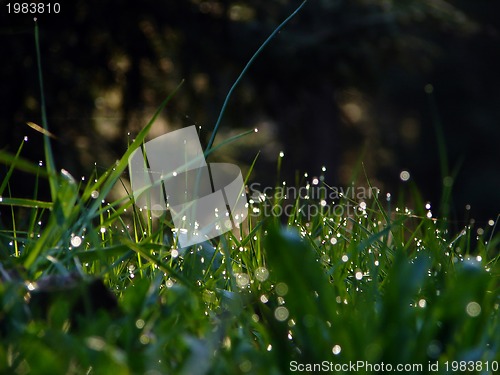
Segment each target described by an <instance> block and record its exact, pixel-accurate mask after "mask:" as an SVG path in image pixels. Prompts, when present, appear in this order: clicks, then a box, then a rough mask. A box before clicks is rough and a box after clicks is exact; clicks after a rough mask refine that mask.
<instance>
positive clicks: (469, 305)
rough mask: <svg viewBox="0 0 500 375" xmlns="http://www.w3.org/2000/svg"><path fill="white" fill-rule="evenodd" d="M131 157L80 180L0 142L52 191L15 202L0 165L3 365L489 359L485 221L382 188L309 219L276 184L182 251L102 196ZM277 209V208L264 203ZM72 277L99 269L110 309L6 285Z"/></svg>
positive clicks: (495, 325) (499, 338) (137, 367)
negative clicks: (227, 228) (445, 216)
mask: <svg viewBox="0 0 500 375" xmlns="http://www.w3.org/2000/svg"><path fill="white" fill-rule="evenodd" d="M146 129H147V128H146ZM141 138H142V134H141V135H139V136H138V137H137V139H141ZM136 141H137V140H136ZM128 154H129V153H126V154H125V156H124V158H123V159H122V160H121V161H120V162H119V163H118V164H117V166H114V167H112V168H110V169H109V170H108V171H106V172H105V173H104V174H103V175H102V176H91V177H90V178H88V179H87V181H88V182H87V183H83V182H82V183H77V182H76V181H75V180H74V179H73V178H72V177H71V176H70V175H69V174H68V173H58V174H57V175H55V174H53V175H51V174H49V173H48V171H47V170H46V169H45V168H43V167H33V168H32V167H29V165H30V163H29V162H28V161H25V160H22V158H21V153H18V154H17V155H8V154H6V153H5V152H2V154H1V156H0V158H1V159H2V160H4V161H5V160H10V161H11V164H12V165H14V173H15V166H19V167H20V168H22V169H24V170H29V171H31V172H34V173H38V174H39V175H40V176H48V177H46V178H48V179H54V180H55V182H54V184H56V185H57V186H58V189H57V195H56V197H55V199H54V200H53V201H50V202H39V201H38V200H37V199H36V196H34V198H33V199H15V198H14V197H11V196H10V193H7V194H6V192H9V191H15V189H14V187H12V186H10V183H9V181H8V178H9V177H10V176H11V174H10V173H9V174H7V176H5V177H4V179H3V180H2V181H1V183H2V186H4V187H5V188H4V192H3V195H2V197H3V198H2V202H1V204H2V205H7V206H12V207H13V208H14V209H13V210H12V215H13V216H12V220H13V223H16V225H15V227H14V229H6V228H0V238H1V241H2V245H1V246H2V250H1V261H2V269H3V270H2V271H3V274H5V273H9V270H17V272H18V274H19V275H20V277H19V278H16V277H11V280H10V281H7V280H5V277H2V278H3V281H2V283H1V284H0V303H1V306H2V308H1V315H0V319H1V323H0V324H1V331H2V338H1V346H0V372H1V373H33V374H43V373H51V374H55V373H57V374H59V373H60V374H63V373H75V374H80V373H91V374H102V373H110V372H114V373H116V374H129V373H130V374H145V373H148V374H174V373H175V374H177V373H180V374H201V373H207V374H235V373H250V374H273V373H275V374H280V373H288V372H290V368H291V367H290V362H291V361H297V363H303V364H305V363H321V362H322V361H331V363H332V365H333V364H346V363H349V361H354V362H355V361H367V362H368V363H371V364H381V363H385V364H397V363H402V364H405V363H410V364H423V365H424V366H428V363H429V361H431V362H432V363H435V361H439V364H440V371H439V373H446V371H445V363H446V361H449V366H450V372H449V373H451V364H452V361H483V362H486V361H490V362H489V363H490V366H492V364H493V365H494V364H495V363H496V362H492V361H495V360H500V354H499V345H500V324H499V317H500V315H499V308H498V307H499V304H500V298H499V285H500V283H499V280H500V279H499V262H498V260H499V256H498V249H499V241H500V237H499V236H498V235H495V234H494V233H493V232H494V228H493V227H492V226H488V227H487V228H485V229H484V231H483V233H482V234H481V235H480V236H478V235H477V233H476V228H473V227H465V228H464V229H463V231H462V232H459V233H451V232H449V231H448V230H447V229H446V228H445V229H443V225H446V223H444V224H443V223H440V220H439V218H437V219H436V218H428V217H427V216H426V213H427V211H426V210H425V207H424V204H423V203H422V204H420V203H419V204H418V206H417V207H416V208H415V211H411V210H410V209H405V207H398V208H397V209H396V208H394V210H391V209H390V204H391V202H388V201H387V199H386V197H385V196H384V197H383V198H382V197H381V196H380V195H379V196H376V195H374V196H373V197H372V198H371V199H366V200H364V202H365V205H363V206H362V207H360V205H359V203H360V202H357V201H355V200H352V199H351V198H349V197H344V198H342V197H341V198H339V200H338V201H337V202H336V206H334V207H336V209H335V210H334V211H333V210H330V211H328V210H326V209H325V210H324V212H319V213H318V214H317V215H315V216H312V217H310V218H308V217H307V215H305V213H306V212H307V210H306V209H307V207H321V205H320V204H319V201H320V200H321V197H320V198H318V199H313V198H308V199H307V198H301V197H298V198H297V199H296V201H290V200H287V201H285V200H284V199H283V197H281V196H279V194H278V195H276V196H272V197H267V198H266V199H265V200H264V201H263V202H259V203H257V202H254V203H253V204H251V205H250V210H251V211H252V212H254V208H255V209H257V208H260V213H258V212H257V213H255V212H254V213H253V214H252V215H251V217H249V219H247V221H246V222H245V224H244V225H243V227H242V228H241V230H240V232H239V233H228V234H226V235H224V236H222V237H220V238H219V239H216V240H214V241H207V242H205V243H202V244H200V245H197V246H193V247H191V248H188V249H187V250H180V251H179V250H178V249H177V247H176V244H175V243H170V244H169V241H172V236H171V223H169V222H168V221H166V219H165V221H164V220H162V218H160V220H159V222H154V221H152V220H151V219H150V217H151V213H150V212H139V211H138V210H137V209H136V208H134V205H133V204H132V201H131V200H130V199H128V198H127V199H125V200H123V201H121V202H106V201H105V200H104V202H103V201H102V199H103V198H105V195H106V193H107V192H108V191H109V190H110V188H111V186H112V185H113V184H115V183H116V182H117V180H118V179H119V178H120V176H121V173H119V172H118V171H119V170H120V168H122V167H123V165H122V163H124V161H126V160H127V158H126V157H127V155H128ZM40 178H42V177H40ZM43 182H45V178H44V180H43ZM40 183H42V180H41V181H40ZM310 189H313V187H310ZM410 190H413V195H414V197H413V198H414V199H413V200H414V201H416V202H421V199H420V197H419V196H418V193H416V192H415V191H416V190H415V189H410ZM303 191H305V190H303ZM327 191H328V192H330V190H327ZM93 192H94V194H93ZM95 192H99V196H98V197H96V193H95ZM329 203H331V202H329ZM290 204H291V205H292V206H289V205H290ZM285 205H288V206H286V207H288V209H289V211H288V213H289V214H290V215H289V216H285V215H282V216H281V217H280V216H274V215H270V214H269V212H270V211H269V208H273V209H274V212H275V213H276V212H279V210H278V207H285ZM19 206H21V207H23V209H24V210H25V213H24V215H23V216H22V218H23V219H22V220H21V217H19V218H18V217H17V216H16V213H17V212H19V211H18V208H19ZM290 207H293V208H290ZM327 207H333V206H327ZM340 208H344V211H345V212H347V209H348V208H349V209H350V215H347V214H345V215H339V213H340V212H341V210H340ZM265 209H266V210H267V211H266V210H265ZM26 212H27V213H28V214H26ZM39 220H43V223H42V225H38V221H39ZM75 236H78V237H80V239H81V244H79V246H74V245H72V242H73V244H78V243H77V242H75V241H74V238H75ZM476 237H477V239H476ZM72 240H73V241H72ZM473 240H474V241H473ZM472 246H474V247H473V248H472ZM75 274H76V275H79V277H78V278H79V279H80V278H81V279H82V281H79V282H78V283H79V284H82V285H86V284H85V282H88V280H91V279H93V278H101V279H103V280H104V283H105V285H106V286H107V287H108V288H109V289H110V290H111V291H112V292H113V293H114V294H115V295H116V297H117V301H118V308H116V309H112V310H107V309H104V308H103V309H101V310H99V309H89V308H80V309H77V308H76V307H75V306H77V304H78V302H77V301H73V300H72V299H71V298H69V297H70V296H69V295H70V294H73V293H74V289H70V290H69V291H68V290H65V289H64V288H62V290H57V291H54V292H52V291H50V292H49V293H48V294H47V296H46V297H47V298H48V301H47V303H46V306H45V307H44V310H43V311H39V309H37V306H36V305H34V304H33V302H32V303H30V304H27V303H26V301H25V297H26V294H27V292H28V289H26V286H25V284H24V283H22V282H20V281H19V280H29V281H34V282H36V281H37V280H39V281H40V280H42V281H43V280H44V279H46V278H47V277H48V275H75ZM35 292H36V289H35V291H34V292H33V293H35ZM33 293H32V294H33ZM87 298H90V299H99V298H101V299H102V298H103V297H102V296H99V295H97V296H95V295H89V296H87ZM477 363H479V362H477ZM475 366H479V365H478V364H476V365H475ZM484 366H486V365H483V368H485V367H484ZM363 372H364V371H361V373H363ZM339 373H342V372H339ZM345 373H347V372H345ZM414 373H418V372H416V371H415V372H414ZM423 373H425V371H424V372H423ZM469 373H488V372H484V371H483V372H480V371H477V372H469ZM489 373H493V372H489Z"/></svg>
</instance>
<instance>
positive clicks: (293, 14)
mask: <svg viewBox="0 0 500 375" xmlns="http://www.w3.org/2000/svg"><path fill="white" fill-rule="evenodd" d="M306 3H307V0H304V1H303V2H302V4H300V5H299V7H298V8H297V9H295V11H294V12H293V13H292V14H290V15H289V16H288V17H287V18H286V19H285V20H284V21H283V22H282V23H281V24H280V25H279V26H278V27H277V28H276V29H274V31H273V32H272V33H271V35H269V36H268V37H267V39H266V40H265V42H264V43H262V44H261V45H260V47H259V49H258V50H257V51H255V53H254V54H253V56H252V58H251V59H250V60H248V62H247V64H246V65H245V67H244V68H243V70H242V71H241V73H240V75H239V76H238V78H237V79H236V81H234V83H233V86H231V89H230V90H229V92H228V93H227V95H226V99H224V103H223V104H222V108H221V110H220V113H219V118H218V119H217V122H216V123H215V127H214V131H213V132H212V136H211V137H210V140H209V141H208V145H207V148H206V150H205V157H206V156H207V155H208V154H209V153H210V150H211V148H212V145H213V143H214V140H215V136H216V135H217V130H218V129H219V125H220V123H221V121H222V117H223V116H224V112H225V110H226V107H227V103H228V102H229V98H230V97H231V94H232V93H233V91H234V89H235V88H236V86H237V85H238V83H240V81H241V79H242V78H243V76H244V75H245V74H246V72H247V70H248V68H250V65H252V63H253V62H254V60H255V59H256V58H257V56H259V54H260V53H261V52H262V50H263V49H264V48H265V47H266V46H267V44H269V42H270V41H271V39H273V38H274V37H275V36H276V34H277V33H279V32H280V30H281V29H282V28H283V27H284V26H285V25H286V24H287V23H288V22H289V21H290V20H291V19H292V18H293V17H294V16H295V15H296V14H297V13H298V12H299V11H300V10H301V9H302V7H303V6H304V5H305V4H306Z"/></svg>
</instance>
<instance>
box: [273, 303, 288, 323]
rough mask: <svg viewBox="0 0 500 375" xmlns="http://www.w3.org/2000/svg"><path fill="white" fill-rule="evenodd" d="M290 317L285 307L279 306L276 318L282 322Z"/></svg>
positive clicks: (275, 314) (275, 313)
mask: <svg viewBox="0 0 500 375" xmlns="http://www.w3.org/2000/svg"><path fill="white" fill-rule="evenodd" d="M289 315H290V313H289V312H288V309H287V308H286V307H285V306H278V307H277V308H276V310H274V317H275V318H276V320H278V321H280V322H283V321H285V320H287V319H288V316H289Z"/></svg>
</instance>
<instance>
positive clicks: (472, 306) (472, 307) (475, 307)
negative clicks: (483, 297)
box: [465, 301, 481, 318]
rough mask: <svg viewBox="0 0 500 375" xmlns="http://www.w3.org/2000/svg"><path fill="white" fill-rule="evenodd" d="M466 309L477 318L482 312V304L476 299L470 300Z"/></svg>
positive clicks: (468, 313) (471, 315)
mask: <svg viewBox="0 0 500 375" xmlns="http://www.w3.org/2000/svg"><path fill="white" fill-rule="evenodd" d="M465 311H466V312H467V315H469V316H470V317H473V318H475V317H476V316H479V314H481V305H479V303H477V302H474V301H473V302H469V303H468V304H467V307H466V308H465Z"/></svg>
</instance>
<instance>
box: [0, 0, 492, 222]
mask: <svg viewBox="0 0 500 375" xmlns="http://www.w3.org/2000/svg"><path fill="white" fill-rule="evenodd" d="M60 3H61V11H60V13H59V14H51V15H48V14H44V15H37V17H38V24H39V27H40V38H41V51H42V64H43V75H44V79H45V97H46V102H47V111H48V121H49V126H50V130H51V131H52V132H53V133H54V134H55V135H56V136H57V137H58V138H59V141H54V147H55V152H56V162H57V166H58V167H59V168H65V169H67V170H69V171H70V172H71V173H72V174H73V175H74V176H75V177H79V176H83V175H89V173H90V172H91V171H92V170H94V168H96V167H95V166H94V164H95V163H96V164H97V169H98V170H101V171H103V170H105V169H106V168H108V167H109V166H110V165H111V164H112V163H113V162H114V161H115V160H117V159H118V158H120V156H121V155H122V154H123V152H124V151H125V149H126V146H127V142H128V139H129V136H128V133H130V134H131V135H130V138H133V136H134V135H135V134H137V132H138V131H139V130H140V129H141V128H142V127H143V126H144V125H145V124H146V123H147V121H148V119H149V118H150V117H151V115H152V114H153V113H154V110H155V109H156V107H157V106H158V105H159V104H160V102H161V101H162V100H163V99H164V98H165V97H166V96H167V95H168V94H169V93H171V92H172V90H173V89H174V88H175V87H176V86H177V85H178V84H179V82H180V81H181V80H182V79H185V84H184V85H183V87H182V89H181V90H180V91H179V93H178V94H177V95H176V96H175V97H174V99H173V101H172V102H171V103H170V104H169V106H168V108H167V109H166V110H165V111H164V112H163V113H162V116H161V118H160V119H159V120H158V121H157V123H156V124H155V126H154V128H153V130H152V133H151V136H152V137H155V136H158V135H160V134H163V133H165V132H168V131H170V130H173V129H175V128H178V127H183V126H188V125H192V124H196V125H198V126H201V136H202V140H203V141H204V142H205V144H206V141H207V139H208V138H209V136H210V132H211V130H212V129H213V126H214V124H215V121H216V119H217V115H218V112H219V110H220V107H221V105H222V102H223V100H224V97H225V95H226V94H227V92H228V90H229V88H230V87H231V84H232V83H233V82H234V80H235V79H236V77H237V76H238V74H239V72H240V71H241V69H242V68H243V66H244V65H245V63H246V62H247V61H248V59H249V58H250V57H251V55H252V54H253V52H254V51H255V50H256V48H258V46H259V45H260V44H261V43H262V42H263V41H264V40H265V38H266V37H267V36H268V35H269V34H270V33H271V32H272V31H273V29H274V28H275V27H276V26H277V25H278V24H279V23H280V22H281V21H282V20H283V19H284V18H286V16H287V15H288V14H290V13H291V12H292V11H293V10H294V8H295V7H297V6H298V5H299V1H292V0H247V1H231V0H183V1H178V0H175V1H174V0H170V1H152V0H146V1H140V2H139V1H127V2H124V1H112V0H110V1H96V0H86V1H82V0H75V1H71V2H70V1H64V2H60ZM1 4H2V5H1V8H0V9H1V10H0V67H1V69H0V148H2V149H7V150H9V151H11V152H14V151H15V150H16V149H17V147H18V146H19V144H20V143H21V140H22V139H23V137H24V136H28V137H29V141H28V143H27V144H26V145H25V149H24V151H23V155H24V156H25V157H26V158H29V159H31V160H34V161H38V160H41V159H43V146H42V136H41V134H39V133H37V132H36V131H34V130H32V129H31V128H29V127H28V126H27V125H25V122H26V121H33V122H35V123H38V124H40V125H41V115H40V93H39V86H38V80H37V67H36V55H35V44H34V22H33V15H21V14H8V13H7V8H6V4H7V2H3V1H2V2H1ZM498 14H500V2H498V1H493V0H475V1H470V0H456V1H444V0H405V1H397V0H349V1H348V0H310V1H309V3H308V4H307V5H306V6H305V7H304V9H303V11H302V12H301V13H300V14H298V15H297V17H296V18H294V19H293V20H292V22H291V23H290V24H289V25H288V26H287V27H286V28H285V29H284V30H283V31H282V32H281V33H280V34H279V35H278V36H277V38H276V39H275V40H273V41H272V42H271V44H270V45H268V46H267V48H266V49H265V50H264V52H263V53H262V54H261V55H260V57H259V58H258V59H257V61H256V62H255V65H254V66H253V67H252V68H251V69H250V71H249V72H248V74H247V75H246V76H245V78H244V79H243V81H242V82H241V85H240V86H239V87H238V89H237V90H236V91H235V93H234V96H233V97H232V99H231V101H230V103H229V107H228V109H227V112H226V114H225V117H224V120H223V122H222V125H221V131H220V133H219V135H218V137H217V139H216V143H217V142H218V141H220V140H221V139H224V138H225V137H228V136H230V135H232V134H236V133H238V132H240V131H243V130H246V129H252V128H258V129H259V132H258V133H255V134H253V135H249V136H248V137H247V138H244V139H243V140H241V141H238V142H237V143H235V144H233V145H232V146H229V147H227V148H225V149H222V150H221V151H220V152H217V153H216V154H215V155H214V156H213V158H214V160H215V159H218V160H231V161H234V162H237V163H238V164H239V165H240V166H241V167H242V168H245V166H247V165H249V164H250V163H251V161H252V159H253V158H254V157H255V155H256V154H257V152H258V151H260V152H261V154H260V156H259V159H258V163H257V165H256V169H255V171H254V173H253V174H252V178H251V181H256V182H259V183H261V184H262V186H265V185H269V184H271V186H273V185H274V183H275V182H276V161H277V158H278V154H279V152H280V151H284V153H285V157H284V159H283V171H282V175H283V176H282V177H283V178H286V179H287V180H288V181H290V183H293V181H294V180H295V176H296V175H297V173H299V174H300V176H302V175H303V173H304V172H308V173H309V176H314V175H319V174H320V173H321V168H322V166H326V168H327V171H326V176H325V178H326V181H327V182H328V183H329V184H330V185H334V186H345V185H348V184H350V182H351V178H352V176H353V174H354V172H353V171H354V169H355V167H356V165H357V163H359V161H363V163H364V166H365V168H366V171H367V175H368V177H369V179H370V181H371V183H372V184H373V185H375V186H378V187H379V188H381V189H382V191H383V192H384V193H385V192H392V193H393V194H395V193H397V192H398V191H399V190H400V189H401V186H402V185H403V184H404V183H403V182H402V181H401V180H400V177H399V176H400V172H401V171H403V170H407V171H409V172H410V174H411V179H410V181H413V182H415V183H416V185H417V186H418V188H419V189H420V190H421V192H422V195H423V196H424V199H426V200H429V201H431V202H432V203H433V204H438V202H439V197H440V194H441V191H442V187H443V177H446V176H444V175H443V173H442V170H441V168H440V164H441V162H442V161H443V160H442V158H441V159H440V156H439V151H438V149H439V141H438V139H439V138H438V136H437V129H441V130H442V132H443V134H444V137H443V138H444V141H445V144H446V148H447V161H448V164H449V172H448V173H445V174H450V175H451V173H452V172H453V170H456V171H457V174H456V176H454V177H455V178H454V180H453V207H452V215H453V219H454V220H457V222H458V223H460V220H462V219H463V218H464V217H465V215H466V213H464V208H465V205H466V204H470V205H471V207H472V209H471V212H470V213H469V215H472V216H474V217H476V218H477V219H478V220H483V221H485V222H486V221H487V220H488V219H492V218H495V217H496V215H497V214H498V213H499V208H500V194H499V191H500V173H499V167H498V165H499V161H500V158H499V156H498V155H499V153H498V149H497V147H498V140H499V138H500V126H499V124H500V90H499V85H500V75H499V73H498V67H499V66H500V34H499V32H500V29H499V18H498ZM425 89H427V92H426V90H425ZM431 91H432V94H429V93H430V92H431ZM441 144H442V142H441ZM5 171H6V167H5V166H1V167H0V180H1V177H2V175H3V174H4V173H5ZM297 171H298V172H297ZM16 178H17V180H13V181H14V182H16V181H17V182H16V183H15V186H14V185H13V186H11V189H12V193H13V195H16V196H22V195H28V196H30V195H31V194H32V190H33V188H32V184H31V182H29V181H30V180H29V179H28V177H27V176H24V175H18V176H17V177H16ZM447 181H448V182H450V181H451V180H450V179H449V178H448V179H447ZM357 183H360V184H364V183H366V181H365V178H364V177H363V174H362V173H361V175H360V176H359V178H358V181H357ZM42 193H43V192H42ZM433 208H434V206H433Z"/></svg>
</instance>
